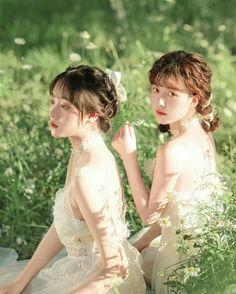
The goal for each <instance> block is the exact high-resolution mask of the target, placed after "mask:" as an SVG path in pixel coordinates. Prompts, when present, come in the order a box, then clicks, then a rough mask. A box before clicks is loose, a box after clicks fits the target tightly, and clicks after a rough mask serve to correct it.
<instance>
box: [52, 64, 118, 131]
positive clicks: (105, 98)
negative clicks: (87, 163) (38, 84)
mask: <svg viewBox="0 0 236 294" xmlns="http://www.w3.org/2000/svg"><path fill="white" fill-rule="evenodd" d="M49 93H50V95H52V96H57V97H61V98H64V99H67V100H68V101H69V102H71V103H72V104H73V105H74V106H75V107H76V108H77V109H78V110H79V111H80V112H81V116H82V117H83V116H84V115H85V114H88V113H97V114H98V127H99V129H100V130H101V131H102V132H104V133H106V132H107V131H108V130H109V129H110V119H111V118H112V117H113V116H115V115H116V113H117V110H118V98H117V93H116V89H115V86H114V84H113V82H112V81H111V79H110V77H109V76H108V75H107V74H106V73H105V72H104V71H103V70H101V69H99V68H98V67H94V66H93V67H92V66H88V65H79V66H70V67H68V68H66V70H65V71H63V72H62V73H60V74H58V75H57V76H56V77H55V78H54V79H53V80H52V82H51V84H50V86H49Z"/></svg>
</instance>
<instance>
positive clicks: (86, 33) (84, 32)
mask: <svg viewBox="0 0 236 294" xmlns="http://www.w3.org/2000/svg"><path fill="white" fill-rule="evenodd" d="M79 36H80V38H81V39H84V40H87V39H89V38H90V35H89V33H88V32H87V31H83V32H81V33H80V34H79Z"/></svg>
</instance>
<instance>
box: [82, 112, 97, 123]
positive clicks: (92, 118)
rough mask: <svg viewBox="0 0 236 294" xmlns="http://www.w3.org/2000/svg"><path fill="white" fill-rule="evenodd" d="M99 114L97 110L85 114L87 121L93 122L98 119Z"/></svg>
mask: <svg viewBox="0 0 236 294" xmlns="http://www.w3.org/2000/svg"><path fill="white" fill-rule="evenodd" d="M98 117H99V115H98V113H97V112H90V113H88V114H86V115H85V118H86V121H87V123H88V122H89V123H93V122H95V121H96V120H97V119H98Z"/></svg>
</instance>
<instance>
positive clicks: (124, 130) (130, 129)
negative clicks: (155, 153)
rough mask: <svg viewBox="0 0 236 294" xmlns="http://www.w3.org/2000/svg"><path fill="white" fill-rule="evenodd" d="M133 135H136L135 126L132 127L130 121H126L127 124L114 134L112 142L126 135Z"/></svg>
mask: <svg viewBox="0 0 236 294" xmlns="http://www.w3.org/2000/svg"><path fill="white" fill-rule="evenodd" d="M127 136H129V137H130V136H131V137H135V133H134V128H133V127H132V125H131V123H130V122H129V121H126V122H125V124H124V125H123V126H122V127H121V128H120V129H119V130H118V132H117V133H116V134H115V135H114V136H113V139H112V142H115V141H117V140H119V139H123V138H124V137H127Z"/></svg>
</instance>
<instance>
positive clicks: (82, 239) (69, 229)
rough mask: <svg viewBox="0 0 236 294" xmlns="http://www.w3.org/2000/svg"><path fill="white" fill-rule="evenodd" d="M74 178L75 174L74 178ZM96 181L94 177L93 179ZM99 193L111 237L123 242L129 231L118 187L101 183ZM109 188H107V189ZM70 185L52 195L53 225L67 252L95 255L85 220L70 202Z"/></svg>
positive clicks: (104, 218) (95, 249)
mask: <svg viewBox="0 0 236 294" xmlns="http://www.w3.org/2000/svg"><path fill="white" fill-rule="evenodd" d="M75 179H76V177H75ZM94 180H95V181H96V179H93V182H94ZM99 190H100V191H99V192H100V194H101V197H104V199H103V201H104V203H105V205H104V212H103V221H105V222H106V221H107V222H108V223H109V224H110V225H109V229H110V230H112V231H111V232H110V234H111V236H112V237H113V238H114V239H115V241H116V242H117V243H122V242H123V241H124V240H126V239H127V237H128V236H129V230H128V228H127V225H126V224H125V218H124V204H123V201H122V191H121V189H117V190H116V191H114V189H109V188H108V187H107V185H106V186H105V185H102V184H101V185H100V186H99ZM109 190H110V191H109ZM71 192H72V188H71V186H68V187H64V188H62V189H60V190H59V191H58V192H57V194H56V198H55V205H54V207H53V216H54V225H55V228H56V230H57V233H58V237H59V239H60V240H61V242H62V244H63V245H64V246H65V248H66V250H67V253H68V255H73V256H81V255H90V254H92V253H95V254H98V250H97V247H96V244H95V243H94V241H93V237H92V234H91V232H90V230H89V228H88V226H87V224H86V222H85V221H84V220H80V219H78V218H76V217H75V216H74V214H73V210H72V207H71V203H70V193H71Z"/></svg>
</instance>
